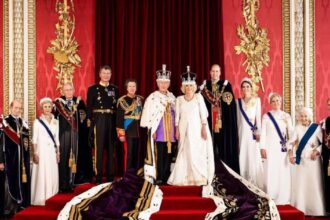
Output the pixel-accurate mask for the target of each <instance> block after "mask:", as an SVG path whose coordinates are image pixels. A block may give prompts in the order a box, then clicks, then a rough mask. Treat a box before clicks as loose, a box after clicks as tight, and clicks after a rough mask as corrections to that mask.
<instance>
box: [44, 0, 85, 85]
mask: <svg viewBox="0 0 330 220" xmlns="http://www.w3.org/2000/svg"><path fill="white" fill-rule="evenodd" d="M55 10H56V12H57V13H58V14H59V21H58V23H57V24H56V25H55V28H56V31H55V33H56V39H55V40H52V41H50V44H51V46H50V47H49V48H48V49H47V52H48V53H51V54H53V56H54V61H55V63H54V67H53V68H54V70H56V71H57V72H58V74H57V77H56V78H57V79H58V84H57V89H61V88H62V86H63V84H65V83H67V82H70V83H73V77H74V70H75V67H76V66H79V65H80V62H81V60H80V57H79V55H78V54H77V52H78V46H79V45H78V43H77V41H76V39H75V37H74V35H73V33H74V30H75V17H74V15H73V14H71V15H70V11H72V12H74V4H73V0H71V1H70V4H68V0H63V3H62V2H60V0H57V1H56V7H55Z"/></svg>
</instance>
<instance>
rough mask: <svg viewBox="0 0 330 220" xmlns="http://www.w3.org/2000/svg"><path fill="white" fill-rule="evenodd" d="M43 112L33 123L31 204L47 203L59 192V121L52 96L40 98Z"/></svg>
mask: <svg viewBox="0 0 330 220" xmlns="http://www.w3.org/2000/svg"><path fill="white" fill-rule="evenodd" d="M40 108H41V111H42V114H41V116H40V118H37V119H36V120H35V121H34V123H33V138H32V145H33V165H32V178H31V204H33V205H45V202H46V200H47V199H48V198H50V197H52V196H53V195H55V194H56V193H57V192H58V184H59V179H58V162H59V139H58V130H59V128H58V121H57V120H56V119H55V118H54V116H53V114H52V113H51V112H52V108H53V102H52V100H51V99H50V98H47V97H46V98H43V99H41V100H40Z"/></svg>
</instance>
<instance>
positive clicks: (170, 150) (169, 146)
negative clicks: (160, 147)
mask: <svg viewBox="0 0 330 220" xmlns="http://www.w3.org/2000/svg"><path fill="white" fill-rule="evenodd" d="M171 152H172V144H171V142H170V141H167V153H169V154H170V153H171Z"/></svg>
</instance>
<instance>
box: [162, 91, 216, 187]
mask: <svg viewBox="0 0 330 220" xmlns="http://www.w3.org/2000/svg"><path fill="white" fill-rule="evenodd" d="M207 117H208V112H207V109H206V106H205V103H204V99H203V97H202V96H201V95H200V94H198V93H197V94H195V95H194V98H193V99H192V100H190V101H186V100H185V98H184V96H180V97H178V98H177V100H176V110H175V124H176V126H178V128H179V132H180V139H179V145H178V155H177V158H176V162H175V165H174V168H173V171H172V173H171V175H170V177H169V179H168V184H170V185H179V186H182V185H197V186H200V185H207V184H210V183H211V181H212V178H213V176H214V155H213V145H212V139H211V134H210V131H209V128H208V127H206V131H207V139H206V140H204V139H203V138H202V136H201V131H202V124H206V126H207Z"/></svg>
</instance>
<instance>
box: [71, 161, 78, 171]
mask: <svg viewBox="0 0 330 220" xmlns="http://www.w3.org/2000/svg"><path fill="white" fill-rule="evenodd" d="M71 172H72V173H77V164H76V163H73V164H72V166H71Z"/></svg>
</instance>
